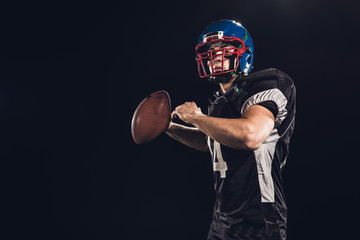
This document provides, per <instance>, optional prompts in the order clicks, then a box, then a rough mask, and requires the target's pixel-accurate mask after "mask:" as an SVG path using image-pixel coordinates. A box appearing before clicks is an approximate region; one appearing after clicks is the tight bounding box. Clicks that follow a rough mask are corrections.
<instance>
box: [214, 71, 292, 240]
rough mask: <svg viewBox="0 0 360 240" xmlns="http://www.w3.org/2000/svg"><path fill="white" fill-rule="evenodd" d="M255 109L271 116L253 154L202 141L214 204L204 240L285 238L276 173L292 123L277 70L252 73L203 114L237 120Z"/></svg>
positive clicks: (288, 89)
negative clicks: (208, 161)
mask: <svg viewBox="0 0 360 240" xmlns="http://www.w3.org/2000/svg"><path fill="white" fill-rule="evenodd" d="M255 104H259V105H262V106H264V107H266V108H268V109H269V110H270V111H271V112H272V113H273V114H274V117H275V127H274V129H273V131H272V133H271V134H270V136H269V137H268V138H267V139H266V140H265V141H264V142H263V143H262V145H261V146H260V147H259V148H258V149H256V150H254V151H253V150H238V149H234V148H230V147H227V146H224V145H222V144H220V143H218V142H216V141H214V140H213V139H211V138H209V137H208V145H209V149H210V152H211V154H212V164H213V170H214V173H213V174H214V187H215V192H216V201H215V206H214V217H213V222H212V224H211V227H210V232H209V237H208V239H211V240H213V239H221V240H225V239H228V240H230V239H231V240H232V239H234V240H235V239H236V240H238V239H257V240H259V239H285V238H286V236H285V233H286V218H287V207H286V202H285V198H284V193H283V187H282V178H281V168H282V167H283V166H284V165H285V163H286V158H287V156H288V153H289V142H290V137H291V135H292V133H293V129H294V124H295V111H296V109H295V86H294V83H293V81H292V80H291V78H290V77H289V76H288V75H287V74H285V73H283V72H281V71H279V70H277V69H266V70H263V71H258V72H255V73H252V74H249V75H248V76H245V77H243V79H241V80H239V81H238V82H236V83H235V84H234V85H233V86H232V88H230V89H229V90H228V91H227V92H226V93H223V92H222V91H221V90H219V91H218V92H216V93H215V95H214V97H213V98H212V99H211V100H210V105H209V108H208V115H209V116H213V117H224V118H241V115H242V113H243V112H244V111H245V110H246V109H248V108H249V107H251V106H253V105H255Z"/></svg>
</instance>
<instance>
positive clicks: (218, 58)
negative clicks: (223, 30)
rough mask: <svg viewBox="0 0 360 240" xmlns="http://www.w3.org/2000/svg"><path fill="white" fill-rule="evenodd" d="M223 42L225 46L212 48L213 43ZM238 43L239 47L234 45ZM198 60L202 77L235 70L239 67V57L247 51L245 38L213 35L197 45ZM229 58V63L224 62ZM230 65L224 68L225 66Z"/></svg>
mask: <svg viewBox="0 0 360 240" xmlns="http://www.w3.org/2000/svg"><path fill="white" fill-rule="evenodd" d="M214 44H222V45H226V46H225V47H220V48H218V49H213V50H212V49H210V47H211V45H214ZM232 45H236V46H239V47H234V46H232ZM195 49H196V62H197V66H198V72H199V76H200V78H205V77H212V76H217V75H221V74H226V73H230V72H234V71H236V70H237V69H238V66H239V62H240V61H239V59H240V57H241V56H242V54H243V53H244V52H245V51H246V49H245V44H244V42H243V40H241V39H239V38H236V37H222V38H218V37H211V38H209V39H207V40H206V42H203V43H200V44H198V45H197V46H196V48H195ZM227 59H229V61H230V62H229V63H227V64H224V63H225V60H227ZM225 65H228V68H227V67H226V68H225V69H224V66H225Z"/></svg>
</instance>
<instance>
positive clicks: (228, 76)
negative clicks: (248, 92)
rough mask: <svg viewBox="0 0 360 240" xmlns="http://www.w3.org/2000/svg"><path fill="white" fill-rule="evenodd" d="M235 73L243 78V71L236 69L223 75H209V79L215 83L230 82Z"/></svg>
mask: <svg viewBox="0 0 360 240" xmlns="http://www.w3.org/2000/svg"><path fill="white" fill-rule="evenodd" d="M235 74H236V75H238V76H240V78H241V73H240V72H238V71H234V72H230V73H225V74H221V75H217V76H211V77H209V79H208V80H209V81H210V82H213V83H228V82H230V80H231V79H232V78H233V76H234V75H235Z"/></svg>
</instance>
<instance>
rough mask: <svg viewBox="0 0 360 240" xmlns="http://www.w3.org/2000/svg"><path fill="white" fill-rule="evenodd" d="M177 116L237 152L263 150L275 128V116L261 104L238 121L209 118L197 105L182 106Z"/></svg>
mask: <svg viewBox="0 0 360 240" xmlns="http://www.w3.org/2000/svg"><path fill="white" fill-rule="evenodd" d="M174 113H175V114H177V115H178V116H179V117H180V118H181V119H182V120H183V121H185V122H187V123H189V124H193V125H194V126H195V127H197V128H198V129H199V130H200V131H202V132H203V133H204V134H206V135H208V136H209V137H211V138H212V139H214V140H216V141H217V142H219V143H221V144H223V145H225V146H228V147H232V148H236V149H252V150H255V149H257V148H259V147H260V146H261V144H262V143H263V142H264V141H265V140H266V138H267V137H268V136H269V135H270V133H271V131H272V129H273V128H274V116H273V114H272V113H271V112H270V111H269V110H268V109H266V108H265V107H262V106H259V105H254V106H252V107H250V108H248V109H247V110H246V111H245V112H244V113H243V114H242V117H241V118H236V119H229V118H217V117H210V116H207V115H205V114H203V113H202V112H201V110H200V109H199V108H198V107H197V106H196V104H195V103H194V102H191V103H189V102H188V103H185V104H183V105H180V106H179V107H177V108H176V109H175V111H174Z"/></svg>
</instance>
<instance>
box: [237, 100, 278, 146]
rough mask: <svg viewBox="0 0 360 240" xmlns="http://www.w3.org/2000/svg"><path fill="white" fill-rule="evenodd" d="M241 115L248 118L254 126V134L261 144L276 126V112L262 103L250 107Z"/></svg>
mask: <svg viewBox="0 0 360 240" xmlns="http://www.w3.org/2000/svg"><path fill="white" fill-rule="evenodd" d="M241 117H242V118H245V119H247V120H248V121H249V122H250V123H251V125H252V126H253V131H254V136H255V137H256V142H257V143H258V144H259V145H261V144H262V143H263V142H264V141H265V140H266V139H267V138H268V137H269V135H270V133H271V132H272V130H273V129H274V126H275V122H274V120H275V119H274V114H273V113H272V112H271V111H270V110H268V109H267V108H265V107H263V106H260V105H253V106H251V107H249V108H248V109H246V110H245V111H244V112H243V114H242V116H241Z"/></svg>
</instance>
